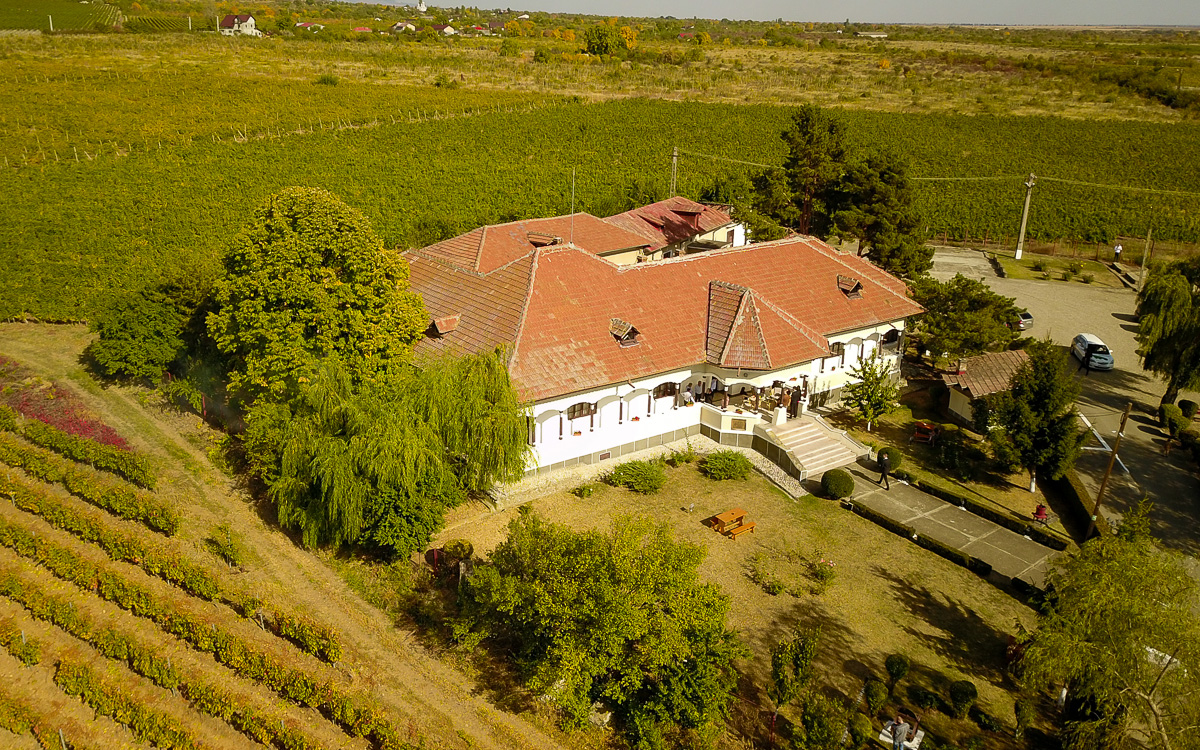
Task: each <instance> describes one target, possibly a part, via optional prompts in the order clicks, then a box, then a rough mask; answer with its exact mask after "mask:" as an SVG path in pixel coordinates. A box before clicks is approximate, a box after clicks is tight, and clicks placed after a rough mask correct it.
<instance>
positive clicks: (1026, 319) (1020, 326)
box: [1012, 312, 1033, 331]
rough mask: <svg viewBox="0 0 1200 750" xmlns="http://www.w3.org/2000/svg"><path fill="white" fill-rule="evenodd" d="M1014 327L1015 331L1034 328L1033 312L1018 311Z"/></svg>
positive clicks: (1013, 323)
mask: <svg viewBox="0 0 1200 750" xmlns="http://www.w3.org/2000/svg"><path fill="white" fill-rule="evenodd" d="M1012 328H1013V330H1014V331H1028V330H1029V329H1030V328H1033V313H1028V312H1019V313H1017V319H1016V320H1014V321H1013V322H1012Z"/></svg>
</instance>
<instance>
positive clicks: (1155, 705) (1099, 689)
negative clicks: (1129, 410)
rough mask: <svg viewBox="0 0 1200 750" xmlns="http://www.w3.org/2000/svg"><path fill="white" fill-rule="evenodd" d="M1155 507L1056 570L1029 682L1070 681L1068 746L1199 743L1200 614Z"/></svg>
mask: <svg viewBox="0 0 1200 750" xmlns="http://www.w3.org/2000/svg"><path fill="white" fill-rule="evenodd" d="M1148 511H1149V506H1148V505H1146V504H1143V505H1142V506H1141V507H1140V508H1138V509H1136V510H1134V511H1132V512H1130V513H1129V514H1127V515H1126V520H1125V521H1124V522H1123V523H1122V525H1121V526H1120V527H1119V529H1118V533H1116V534H1114V535H1106V536H1103V537H1099V538H1097V539H1093V540H1092V541H1090V542H1088V543H1087V544H1085V545H1084V546H1083V547H1082V548H1081V549H1080V550H1079V551H1078V552H1076V553H1074V554H1072V555H1071V556H1070V557H1068V558H1067V560H1066V562H1065V563H1063V564H1062V566H1061V567H1060V568H1059V569H1057V570H1054V571H1052V572H1051V573H1050V574H1049V576H1048V584H1049V585H1050V586H1051V587H1052V591H1053V593H1052V594H1051V596H1050V598H1049V601H1048V602H1047V605H1046V607H1045V611H1044V613H1043V614H1042V616H1041V619H1040V622H1039V623H1038V627H1037V630H1036V631H1035V632H1034V633H1033V634H1032V636H1031V637H1030V638H1029V642H1028V645H1027V647H1026V649H1025V652H1024V656H1023V658H1022V661H1021V665H1022V681H1023V682H1025V683H1026V684H1027V685H1029V686H1030V687H1032V688H1034V689H1044V688H1047V687H1051V686H1055V687H1057V686H1060V685H1061V686H1066V687H1067V690H1068V695H1069V702H1068V706H1067V709H1068V710H1067V713H1066V717H1065V725H1064V727H1063V732H1062V737H1063V744H1064V747H1065V748H1066V750H1097V749H1098V748H1099V749H1101V750H1107V749H1108V748H1124V747H1135V746H1136V747H1149V748H1153V750H1183V749H1184V748H1195V747H1196V746H1197V743H1196V740H1195V732H1196V727H1197V726H1198V725H1200V617H1198V616H1197V606H1198V605H1200V600H1198V599H1197V584H1196V581H1195V580H1194V579H1193V578H1192V576H1191V575H1189V573H1188V569H1187V566H1186V564H1185V563H1184V560H1183V559H1182V557H1181V556H1180V555H1179V554H1178V553H1175V552H1170V551H1167V550H1164V549H1162V548H1161V547H1159V546H1158V545H1157V544H1156V543H1155V542H1154V540H1153V539H1152V538H1151V536H1150V534H1149V530H1148V524H1147V522H1146V514H1147V513H1148Z"/></svg>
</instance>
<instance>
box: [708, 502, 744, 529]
mask: <svg viewBox="0 0 1200 750" xmlns="http://www.w3.org/2000/svg"><path fill="white" fill-rule="evenodd" d="M745 518H746V511H744V510H742V509H741V508H734V509H733V510H727V511H725V512H724V513H719V514H717V515H716V516H714V517H713V529H715V530H716V531H718V532H720V533H722V534H724V533H725V532H726V531H729V530H730V529H732V528H734V527H736V526H741V525H742V521H743V520H744V519H745Z"/></svg>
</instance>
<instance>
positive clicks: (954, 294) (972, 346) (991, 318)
mask: <svg viewBox="0 0 1200 750" xmlns="http://www.w3.org/2000/svg"><path fill="white" fill-rule="evenodd" d="M910 288H911V289H912V297H913V299H914V300H915V301H916V302H917V303H918V304H920V305H921V306H922V307H924V308H925V314H924V315H922V316H921V317H920V318H919V319H918V320H917V322H916V325H915V326H914V330H913V333H914V335H915V337H916V339H917V340H918V341H920V342H921V345H922V346H924V347H925V348H926V349H927V350H928V351H929V355H930V356H931V357H932V358H933V359H934V361H938V360H944V359H946V358H948V357H969V356H972V355H976V354H982V353H983V352H985V351H987V350H988V349H996V348H1000V347H1003V346H1006V345H1008V344H1009V343H1011V342H1012V341H1013V340H1014V339H1016V337H1017V333H1016V331H1014V330H1013V329H1012V327H1011V326H1010V324H1011V323H1012V322H1013V321H1015V320H1016V319H1017V313H1018V312H1019V309H1018V308H1017V306H1016V304H1015V303H1014V302H1013V300H1012V298H1011V297H1005V296H1003V295H1000V294H996V293H995V292H993V291H992V290H991V289H989V288H988V287H987V285H986V284H984V283H983V282H981V281H976V280H974V279H968V278H967V277H965V276H963V275H961V274H958V275H956V276H955V277H954V278H953V279H950V280H949V281H938V280H937V279H934V278H930V277H925V278H922V279H918V280H917V281H915V282H913V283H912V284H911V285H910Z"/></svg>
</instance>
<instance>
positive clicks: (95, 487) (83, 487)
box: [0, 434, 179, 536]
mask: <svg viewBox="0 0 1200 750" xmlns="http://www.w3.org/2000/svg"><path fill="white" fill-rule="evenodd" d="M0 463H2V464H5V465H7V466H11V467H13V468H14V469H21V470H22V471H24V472H26V473H27V474H29V475H30V476H33V477H36V478H37V479H40V480H42V481H43V482H49V483H51V484H56V483H57V484H62V486H63V487H65V488H66V489H67V492H70V493H71V494H72V495H74V496H75V497H78V498H79V499H81V500H83V501H85V502H88V503H91V504H92V505H95V506H97V507H100V508H103V509H104V510H106V511H108V512H109V513H112V514H113V515H114V516H119V517H121V518H124V519H126V520H129V521H140V522H141V523H143V524H145V525H146V526H149V527H150V528H151V529H154V530H155V531H158V532H160V533H163V534H166V535H167V536H174V535H175V532H177V531H179V516H178V515H177V514H176V513H175V509H174V508H172V507H171V506H170V505H168V504H166V503H164V502H162V501H160V500H159V499H158V498H156V497H154V496H153V495H149V494H147V493H145V492H141V491H139V490H135V489H133V488H131V487H129V485H124V484H117V483H116V482H113V481H111V480H106V479H104V478H102V477H100V476H99V475H98V472H96V471H95V470H94V469H88V468H85V467H82V466H77V465H76V464H73V463H71V462H70V461H68V460H66V459H64V458H60V457H59V456H55V455H54V454H52V453H50V452H49V451H47V450H45V449H43V448H35V447H33V446H29V445H25V444H23V443H21V441H20V440H18V439H17V438H15V437H13V436H12V435H6V434H0Z"/></svg>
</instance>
